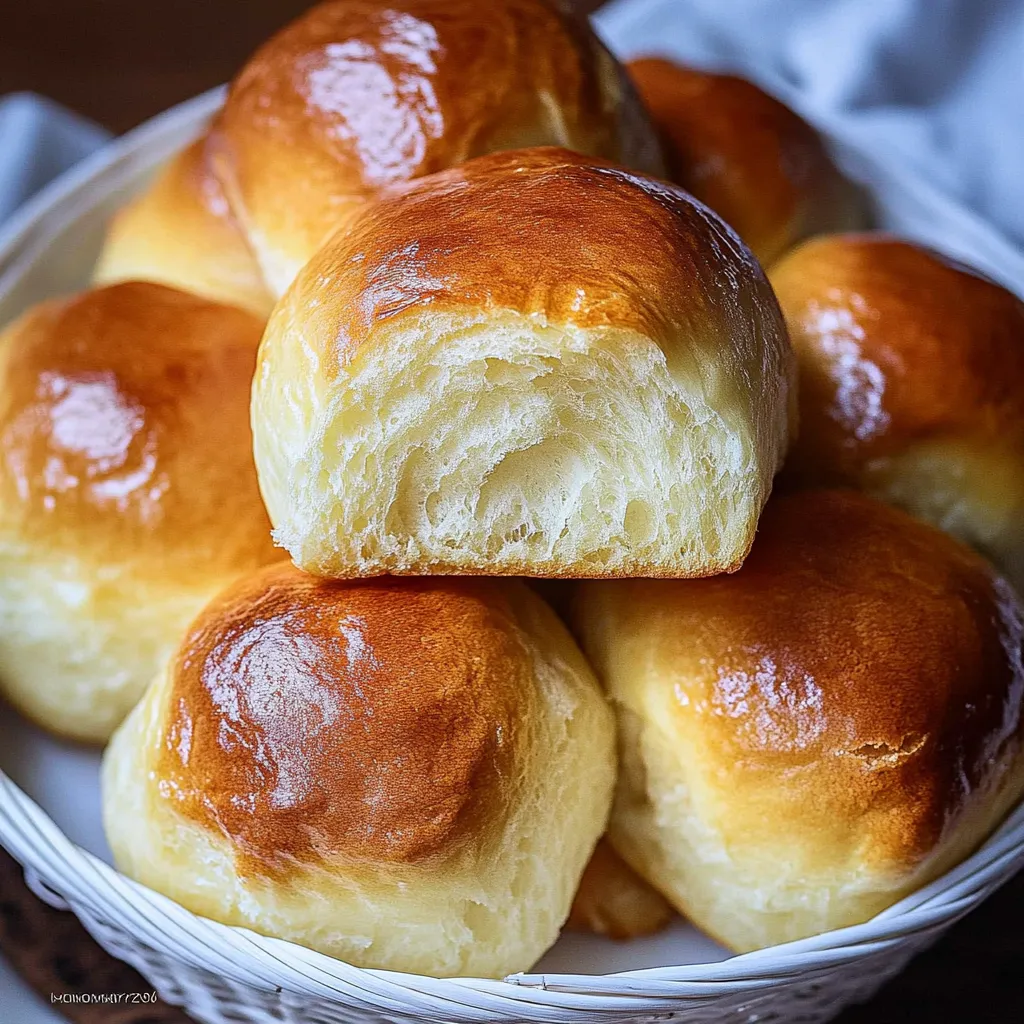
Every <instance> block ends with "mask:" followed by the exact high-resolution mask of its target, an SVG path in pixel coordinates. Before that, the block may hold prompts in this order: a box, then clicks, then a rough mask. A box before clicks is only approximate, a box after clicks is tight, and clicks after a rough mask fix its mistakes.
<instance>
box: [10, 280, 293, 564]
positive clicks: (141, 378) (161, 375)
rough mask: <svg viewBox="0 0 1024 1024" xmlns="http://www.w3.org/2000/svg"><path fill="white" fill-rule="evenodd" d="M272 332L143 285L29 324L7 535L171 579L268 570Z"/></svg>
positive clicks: (16, 371)
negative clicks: (258, 469) (252, 404)
mask: <svg viewBox="0 0 1024 1024" xmlns="http://www.w3.org/2000/svg"><path fill="white" fill-rule="evenodd" d="M261 332H262V325H261V322H260V321H259V320H258V319H257V318H256V317H254V316H252V315H250V314H248V313H245V312H243V311H242V310H239V309H235V308H232V307H228V306H222V305H219V304H215V303H212V302H209V301H207V300H204V299H200V298H197V297H196V296H192V295H187V294H185V293H184V292H179V291H176V290H173V289H170V288H166V287H164V286H163V285H157V284H148V283H141V282H133V283H125V284H118V285H111V286H108V287H105V288H99V289H94V290H92V291H89V292H85V293H83V294H82V295H79V296H76V297H74V298H71V299H64V300H58V301H54V302H48V303H44V304H42V305H40V306H37V307H35V308H34V309H32V310H31V311H30V312H28V313H27V314H25V316H23V317H22V318H21V319H20V320H18V321H17V322H16V323H15V324H13V325H12V326H11V327H9V328H8V329H7V331H6V332H4V335H3V343H2V347H0V374H2V376H3V379H4V382H5V383H4V390H3V397H2V400H0V495H2V498H3V501H2V507H3V510H2V514H0V521H2V522H3V523H4V524H6V525H5V529H8V530H10V529H15V528H16V529H17V531H18V533H19V536H20V537H21V538H22V539H24V540H32V541H33V542H38V543H45V544H46V545H47V547H48V549H49V550H51V551H64V552H67V553H70V554H77V553H78V552H79V551H81V550H82V549H83V548H85V549H87V550H88V551H89V552H90V555H91V557H92V558H95V559H97V560H98V561H99V562H103V560H104V559H107V560H109V561H110V562H112V563H114V564H122V563H124V562H125V561H126V560H127V561H131V562H137V563H138V564H139V566H140V568H142V567H145V570H144V571H146V572H150V571H159V572H160V573H161V574H163V575H164V576H165V577H167V578H170V579H178V578H179V577H180V576H182V575H184V577H185V578H186V579H188V580H189V581H191V577H192V576H193V574H194V573H195V571H196V569H197V567H198V566H200V565H201V566H202V569H203V571H204V572H206V571H208V572H209V573H210V574H211V575H214V574H216V573H218V572H231V571H232V570H235V571H241V570H244V569H246V568H249V567H254V566H255V565H258V564H260V562H261V561H262V562H265V561H266V560H267V557H266V556H267V554H269V553H270V552H272V550H273V545H272V543H271V540H270V535H269V529H270V524H269V521H268V520H267V518H266V514H265V513H264V512H263V506H262V501H261V499H260V496H259V492H258V486H257V482H256V474H255V468H254V466H253V462H252V441H251V433H250V428H249V422H248V405H249V382H250V381H251V379H252V374H253V371H254V369H255V365H256V349H257V346H258V344H259V340H260V335H261ZM197 481H202V486H201V487H200V486H196V482H197ZM126 552H130V557H128V558H126V554H125V553H126ZM104 553H106V554H104ZM157 566H159V569H157Z"/></svg>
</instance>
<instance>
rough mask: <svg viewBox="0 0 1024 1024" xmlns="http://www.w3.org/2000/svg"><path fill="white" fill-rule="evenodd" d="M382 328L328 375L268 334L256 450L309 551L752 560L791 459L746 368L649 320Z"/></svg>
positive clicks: (570, 570) (523, 319) (284, 521)
mask: <svg viewBox="0 0 1024 1024" xmlns="http://www.w3.org/2000/svg"><path fill="white" fill-rule="evenodd" d="M377 331H378V333H377V334H376V336H375V344H374V345H372V346H363V347H362V348H361V349H360V350H359V352H358V354H357V356H356V358H355V359H354V360H353V361H352V362H351V363H349V364H348V365H346V366H343V367H341V368H340V369H339V371H338V373H337V376H336V377H335V378H334V379H332V380H330V382H329V383H325V381H324V378H325V376H327V375H325V374H324V373H323V372H319V373H317V372H309V369H308V367H306V366H304V365H303V364H304V363H305V362H306V361H309V360H315V359H316V358H317V357H316V356H315V355H313V354H312V352H311V348H310V346H309V345H308V344H302V343H301V342H296V341H291V342H289V339H288V337H287V336H288V333H289V327H288V325H284V330H280V329H279V330H276V331H274V330H272V331H271V332H269V334H268V337H271V336H272V337H271V341H270V342H269V345H268V342H266V341H265V343H264V351H263V353H262V355H261V370H260V372H259V373H258V374H257V383H256V397H255V402H254V415H253V426H254V433H255V438H256V453H257V464H258V466H259V468H260V480H261V487H262V488H263V493H264V498H265V500H266V502H267V505H268V508H269V510H270V513H271V518H272V519H273V521H274V523H275V527H276V529H275V537H276V540H277V541H278V543H279V544H281V545H282V546H284V547H285V548H287V549H288V551H289V552H290V553H291V554H292V556H293V558H294V559H295V560H296V562H297V564H298V565H300V566H301V567H303V568H306V569H309V570H312V571H315V572H319V573H323V574H326V575H361V574H377V573H381V572H392V573H402V572H473V571H481V570H483V569H484V568H485V567H486V569H487V571H488V572H490V573H494V574H500V573H534V574H537V575H550V576H557V575H573V574H576V575H593V576H605V575H612V576H613V575H628V574H637V575H679V576H686V575H704V574H707V573H710V572H717V571H722V570H728V569H731V568H735V567H737V566H738V565H739V564H740V563H741V561H742V559H743V557H744V556H745V554H746V552H747V550H748V548H749V545H750V543H751V540H752V536H753V530H754V525H755V523H756V519H757V515H758V513H759V511H760V508H761V506H762V504H763V502H764V500H765V499H766V497H767V493H768V490H769V488H770V481H771V478H772V475H773V473H774V470H775V465H774V454H766V453H763V452H762V451H760V450H759V440H760V438H759V434H762V433H763V434H765V435H767V434H769V433H770V430H764V431H759V430H758V423H757V420H756V413H755V411H754V409H753V408H752V403H753V401H755V398H754V397H753V396H752V395H751V393H750V391H751V389H749V387H747V388H746V389H745V388H744V387H743V385H742V384H741V383H740V382H739V381H737V380H736V379H735V378H736V376H738V374H734V373H731V372H729V371H728V370H727V369H724V368H722V366H720V365H718V364H716V362H715V361H714V360H713V359H711V358H706V359H703V360H701V359H700V357H699V356H698V355H692V356H691V355H688V354H685V350H684V349H683V347H682V346H676V347H675V348H674V350H673V351H675V352H678V353H680V354H679V355H677V356H676V357H675V360H676V362H675V364H673V362H672V361H670V360H669V359H667V358H666V355H665V352H664V351H663V350H662V348H660V347H659V346H658V345H656V344H655V343H654V342H653V341H652V340H651V339H649V338H647V337H644V336H642V335H640V334H638V333H636V332H631V331H628V330H624V329H616V328H598V329H582V328H577V327H574V326H571V325H557V326H556V325H552V324H548V323H546V322H545V320H544V319H543V317H541V316H539V315H535V316H526V315H520V314H518V313H514V312H511V311H509V312H505V313H500V314H499V313H495V312H488V313H486V314H484V313H477V312H465V313H426V314H424V313H420V314H418V315H416V316H408V317H405V318H404V319H403V320H402V322H401V323H400V324H397V325H390V326H388V327H387V328H381V327H378V329H377ZM766 447H767V446H766ZM772 452H773V453H774V447H773V449H772ZM581 567H582V571H581Z"/></svg>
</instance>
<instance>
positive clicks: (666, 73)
mask: <svg viewBox="0 0 1024 1024" xmlns="http://www.w3.org/2000/svg"><path fill="white" fill-rule="evenodd" d="M626 68H627V71H628V73H629V75H630V77H631V78H632V79H633V82H634V83H635V84H636V87H637V89H638V90H639V92H640V96H641V98H642V99H643V101H644V104H645V105H646V107H647V109H648V110H649V111H650V114H651V118H652V120H653V121H654V124H655V127H656V128H657V129H658V131H659V132H660V134H661V137H662V140H663V143H664V150H665V158H666V162H667V163H668V166H669V176H670V177H671V179H672V180H673V181H675V182H678V183H679V184H680V185H682V186H683V188H685V189H686V190H687V191H688V192H692V193H693V195H695V196H696V197H697V198H698V199H699V200H701V202H704V203H707V205H708V206H710V207H711V209H713V210H714V211H715V212H716V213H718V214H719V215H720V216H721V217H722V218H723V219H724V220H725V221H726V222H727V223H729V224H731V225H732V227H734V228H735V229H736V231H737V232H738V233H739V235H740V237H741V238H742V239H743V240H744V241H745V242H746V243H747V244H748V245H749V246H750V248H751V249H753V251H754V254H755V255H756V256H757V258H758V259H759V260H760V261H761V262H762V263H763V264H765V266H767V265H768V264H770V263H773V262H774V261H775V260H776V259H778V258H779V257H780V256H781V255H782V254H783V253H784V252H785V251H786V250H787V249H790V248H792V247H793V246H794V245H795V244H796V243H797V242H799V241H801V240H802V239H804V238H807V237H808V236H810V235H814V234H821V233H822V232H824V231H838V230H843V229H848V228H858V227H862V226H863V224H864V217H865V211H864V208H863V202H862V200H861V199H860V197H859V195H858V194H857V191H856V190H855V188H854V187H853V186H852V185H851V184H850V183H849V182H848V181H847V180H846V179H845V178H844V177H843V175H842V174H841V173H840V172H839V170H837V168H836V167H835V165H834V164H833V163H832V160H831V158H830V157H829V155H828V152H827V151H826V150H825V147H824V146H823V145H822V142H821V139H820V137H819V136H818V133H817V132H816V131H815V130H814V129H813V128H812V127H811V126H810V125H809V124H807V123H806V122H805V121H803V120H802V119H801V118H800V117H798V116H797V115H796V114H794V113H793V111H792V110H790V109H789V108H788V107H786V106H784V105H783V104H782V103H780V102H779V101H778V100H776V99H775V98H774V97H772V96H769V95H768V94H767V93H766V92H763V91H762V90H761V89H759V88H758V87H757V86H756V85H754V84H753V83H751V82H748V81H745V80H744V79H742V78H736V77H734V76H733V75H721V74H714V73H712V72H708V71H700V70H697V69H696V68H688V67H685V66H683V65H680V64H675V63H673V62H672V61H669V60H664V59H662V58H657V57H647V58H642V59H640V60H635V61H632V62H631V63H629V64H627V66H626Z"/></svg>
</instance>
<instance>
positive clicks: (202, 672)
mask: <svg viewBox="0 0 1024 1024" xmlns="http://www.w3.org/2000/svg"><path fill="white" fill-rule="evenodd" d="M614 775H615V742H614V721H613V716H612V713H611V711H610V709H609V708H608V705H607V703H606V702H605V700H604V698H603V697H602V695H601V693H600V691H599V689H598V687H597V684H596V681H595V679H594V677H593V673H592V672H591V670H590V668H589V666H588V665H587V663H586V662H585V661H584V659H583V656H582V654H581V653H580V652H579V649H578V648H577V647H576V645H575V644H574V643H573V641H572V639H571V637H570V636H569V634H568V632H567V631H566V629H565V627H564V626H563V625H562V624H561V622H559V620H558V619H557V618H556V617H555V615H554V613H553V612H552V611H551V610H550V609H549V608H548V607H547V606H546V605H545V604H544V602H543V601H541V600H540V599H539V598H538V597H537V596H536V595H535V594H533V593H532V591H530V590H529V589H528V588H527V587H526V586H525V585H524V584H522V583H520V582H518V581H497V580H485V579H479V580H455V579H450V580H439V579H425V580H381V581H361V582H354V583H340V582H331V581H325V580H319V579H316V578H314V577H311V576H306V575H304V574H303V573H301V572H300V571H299V570H297V569H295V568H294V567H293V566H291V565H289V564H279V565H276V566H272V567H270V568H268V569H264V570H260V571H259V572H257V573H255V574H252V575H250V576H249V577H247V578H245V579H244V580H241V581H238V582H237V583H236V584H235V585H234V586H232V587H230V588H228V589H227V590H226V591H225V592H224V593H223V594H222V595H221V596H220V597H218V598H217V599H216V600H215V601H213V602H212V603H211V604H210V605H209V606H208V607H207V608H206V609H205V610H204V611H203V612H202V613H201V614H200V616H199V617H198V619H197V620H196V622H195V623H194V624H193V626H192V628H191V629H190V630H189V632H188V634H187V635H186V636H185V638H184V640H183V641H182V643H181V646H180V647H179V649H178V653H177V654H176V655H175V656H174V657H173V658H172V659H171V661H170V663H169V665H168V667H167V669H166V670H165V671H164V672H163V673H162V674H161V675H160V676H159V677H158V679H157V681H156V682H155V683H154V685H153V686H152V687H151V688H150V689H149V690H148V691H147V693H146V696H145V698H144V699H143V701H142V702H141V703H140V704H139V706H138V707H137V708H136V709H135V711H134V712H133V713H132V714H131V716H130V717H129V718H128V720H127V721H126V722H125V724H124V725H123V726H122V728H121V729H120V730H119V731H118V732H117V734H116V735H115V737H114V739H113V741H112V742H111V744H110V747H109V748H108V751H107V754H106V756H105V759H104V766H103V802H104V821H105V825H106V831H107V837H108V839H109V841H110V846H111V849H112V850H113V851H114V856H115V859H116V861H117V864H118V866H119V867H120V868H121V870H123V871H125V872H126V873H127V874H129V875H130V876H132V877H133V878H136V879H138V880H139V881H140V882H143V883H145V884H146V885H148V886H150V887H151V888H154V889H157V890H158V891H160V892H163V893H165V894H166V895H168V896H170V897H172V898H173V899H175V900H177V901H179V902H180V903H182V904H183V905H184V906H186V907H187V908H188V909H190V910H192V911H194V912H195V913H198V914H202V915H204V916H206V917H210V918H213V919H215V920H218V921H223V922H226V923H228V924H235V925H245V926H246V927H249V928H252V929H255V930H256V931H258V932H261V933H263V934H266V935H273V936H278V937H281V938H285V939H289V940H292V941H294V942H299V943H301V944H303V945H306V946H309V947H311V948H313V949H318V950H320V951H322V952H324V953H327V954H330V955H332V956H336V957H340V958H341V959H343V960H346V961H348V962H349V963H352V964H356V965H357V966H361V967H370V968H385V969H390V970H399V971H412V972H417V973H423V974H431V975H437V976H451V975H463V974H468V975H482V976H487V977H500V976H502V975H505V974H507V973H509V972H512V971H516V970H522V969H525V968H528V967H529V966H530V965H531V964H532V963H533V962H534V961H535V960H536V959H537V958H538V957H539V956H540V955H541V954H542V953H543V952H544V950H545V949H547V947H548V946H549V945H550V944H551V943H552V942H553V941H554V940H555V938H556V937H557V935H558V930H559V927H560V925H561V924H562V922H563V921H564V920H565V918H566V916H567V914H568V913H569V907H570V904H571V902H572V897H573V893H574V891H575V889H576V885H577V883H578V881H579V878H580V875H581V873H582V871H583V869H584V866H585V865H586V863H587V858H588V857H589V856H590V853H591V851H592V849H593V847H594V844H595V843H596V841H597V839H598V837H599V836H600V835H601V832H602V830H603V829H604V826H605V822H606V819H607V815H608V809H609V805H610V803H611V796H612V790H613V786H614Z"/></svg>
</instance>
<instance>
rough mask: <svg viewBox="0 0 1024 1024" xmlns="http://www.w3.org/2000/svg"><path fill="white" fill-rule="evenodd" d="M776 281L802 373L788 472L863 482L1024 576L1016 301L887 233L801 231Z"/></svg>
mask: <svg viewBox="0 0 1024 1024" xmlns="http://www.w3.org/2000/svg"><path fill="white" fill-rule="evenodd" d="M772 282H773V284H774V286H775V289H776V292H777V294H778V296H779V301H780V302H781V304H782V307H783V311H784V312H785V314H786V317H787V320H788V322H789V330H790V336H791V338H792V341H793V345H794V348H795V350H796V353H797V358H798V360H799V363H800V371H801V388H800V412H801V423H802V425H803V426H802V429H801V435H800V438H799V441H798V443H797V444H796V446H795V448H794V450H793V453H792V458H791V462H790V463H789V464H787V475H788V476H789V477H790V479H791V481H792V482H795V483H797V484H810V485H821V484H823V483H827V484H842V485H844V486H853V487H857V488H860V489H862V490H865V491H868V492H869V493H871V494H873V495H875V496H876V497H878V498H882V499H884V500H885V501H888V502H891V503H892V504H894V505H898V506H900V507H902V508H904V509H906V510H907V511H909V512H912V513H913V514H914V515H917V516H919V517H921V518H922V519H927V520H928V521H930V522H932V523H934V524H935V525H937V526H940V527H942V528H943V529H945V530H948V531H949V532H950V533H952V534H954V535H955V536H957V537H959V538H960V539H961V540H964V541H967V542H968V543H969V544H971V545H973V546H974V547H976V548H978V549H979V550H981V551H982V552H984V553H985V554H987V555H988V556H989V557H990V558H992V559H993V560H994V561H995V562H996V564H997V565H998V566H999V567H1000V568H1001V569H1002V571H1003V572H1005V573H1006V574H1007V576H1008V577H1009V578H1010V579H1011V581H1013V582H1014V583H1015V584H1016V585H1017V586H1018V587H1022V586H1024V534H1022V529H1021V526H1022V523H1024V387H1022V383H1021V382H1022V381H1024V303H1022V302H1021V301H1020V300H1019V299H1018V298H1017V297H1016V296H1014V295H1012V294H1011V293H1010V292H1008V291H1006V290H1005V289H1004V288H1001V287H1000V286H999V285H997V284H995V283H993V282H991V281H989V280H987V279H985V278H983V277H980V276H978V275H977V274H974V273H972V272H971V271H970V270H969V269H968V268H967V267H964V266H962V265H959V264H956V263H952V262H950V261H949V260H946V259H944V258H943V257H942V256H940V255H938V254H937V253H934V252H931V251H929V250H927V249H923V248H921V247H919V246H916V245H913V244H911V243H909V242H904V241H900V240H899V239H896V238H893V237H891V236H888V235H885V234H882V233H867V234H849V235H835V236H832V237H828V238H820V239H815V240H812V241H810V242H807V243H806V244H805V245H803V246H801V247H800V248H799V249H798V250H797V251H796V252H794V253H793V254H792V255H791V256H789V257H788V258H787V259H785V260H784V261H783V262H781V263H780V264H778V266H777V267H776V268H774V270H773V272H772Z"/></svg>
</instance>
